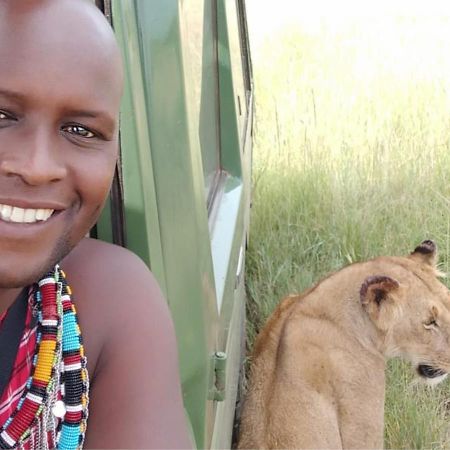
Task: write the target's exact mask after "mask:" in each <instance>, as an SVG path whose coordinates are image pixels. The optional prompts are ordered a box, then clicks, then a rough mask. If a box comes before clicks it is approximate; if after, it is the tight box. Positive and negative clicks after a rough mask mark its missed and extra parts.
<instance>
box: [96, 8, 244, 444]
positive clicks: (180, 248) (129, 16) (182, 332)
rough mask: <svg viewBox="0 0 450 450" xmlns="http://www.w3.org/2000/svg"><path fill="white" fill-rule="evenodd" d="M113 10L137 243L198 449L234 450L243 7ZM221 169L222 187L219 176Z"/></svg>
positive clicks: (126, 173)
mask: <svg viewBox="0 0 450 450" xmlns="http://www.w3.org/2000/svg"><path fill="white" fill-rule="evenodd" d="M111 4H112V19H113V26H114V28H115V31H116V34H117V37H118V40H119V44H120V46H121V48H122V51H123V57H124V62H125V67H126V73H125V75H126V86H125V93H124V100H123V104H122V111H121V165H122V166H121V168H122V176H123V202H124V205H123V208H124V217H125V224H124V225H125V238H126V246H127V247H128V248H129V249H130V250H132V251H134V252H135V253H137V254H138V255H139V256H141V258H142V259H143V260H144V261H145V262H146V263H147V264H148V265H149V267H150V268H151V269H152V271H153V272H154V274H155V276H156V277H157V279H158V281H159V282H160V284H161V286H162V288H163V291H164V294H165V296H166V298H167V300H168V303H169V306H170V308H171V311H172V315H173V319H174V324H175V328H176V333H177V338H178V346H179V356H180V371H181V380H182V387H183V395H184V403H185V408H186V411H187V414H188V417H189V421H190V424H191V426H192V430H193V434H194V436H195V441H196V446H197V447H198V448H210V447H214V448H219V447H220V448H226V447H229V445H230V442H231V431H232V426H233V415H234V406H235V400H236V395H237V384H238V375H239V369H240V365H241V362H242V339H243V330H244V327H243V320H244V312H245V289H244V280H243V272H244V260H245V245H246V235H247V231H248V211H249V200H250V197H249V195H250V163H251V133H250V131H251V116H252V107H251V101H249V99H250V96H249V95H248V94H249V93H248V92H247V91H246V90H245V83H244V78H243V76H244V72H243V66H242V55H243V52H242V48H241V46H240V37H239V36H240V35H239V32H240V31H239V29H238V28H237V27H238V26H239V20H238V16H237V7H236V6H237V3H236V0H189V1H188V0H151V1H149V0H126V1H124V0H112V2H111ZM216 39H218V41H217V42H216V41H215V40H216ZM199 43H201V46H200V48H201V50H200V53H199V54H197V53H195V52H196V51H198V49H199V45H198V44H199ZM245 54H246V53H245ZM211 96H215V97H214V98H211ZM219 149H220V158H216V156H217V153H214V152H217V151H219ZM209 152H210V153H209ZM211 155H212V157H211ZM214 155H216V156H214ZM215 158H216V159H215ZM219 160H220V163H221V167H220V168H219V167H218V169H221V170H218V171H217V176H216V177H215V179H214V180H213V183H214V189H212V188H211V184H210V183H209V182H208V176H209V174H211V173H213V172H214V166H215V165H216V164H217V162H218V161H219ZM215 161H216V162H215ZM205 180H206V183H205ZM205 184H206V188H207V189H205ZM211 192H214V195H211ZM207 205H208V208H207ZM110 222H111V208H110V207H109V203H108V204H107V207H106V208H105V211H104V213H103V215H102V218H101V220H100V221H99V223H98V224H97V233H98V237H99V238H101V239H104V240H108V241H112V239H113V235H112V231H111V224H110ZM220 352H224V353H226V355H227V363H226V365H225V364H223V360H220V358H217V355H221V353H220ZM219 360H220V361H219ZM211 393H213V395H212V398H211V397H210V395H211ZM214 399H215V400H220V401H215V400H214Z"/></svg>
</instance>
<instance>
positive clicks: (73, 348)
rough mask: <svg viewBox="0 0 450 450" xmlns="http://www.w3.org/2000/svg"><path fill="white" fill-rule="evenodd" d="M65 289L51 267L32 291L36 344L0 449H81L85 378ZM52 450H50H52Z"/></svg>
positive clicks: (76, 328) (85, 411) (79, 341)
mask: <svg viewBox="0 0 450 450" xmlns="http://www.w3.org/2000/svg"><path fill="white" fill-rule="evenodd" d="M70 296H71V289H70V287H69V286H68V285H67V283H66V279H65V274H64V272H63V271H62V270H61V269H60V267H59V266H58V265H57V266H55V268H54V270H53V271H51V272H49V273H47V274H46V275H45V276H44V277H43V278H42V279H41V280H40V281H39V283H37V285H36V287H35V289H34V312H35V314H36V315H37V320H38V324H37V339H36V349H35V353H34V359H33V368H32V370H31V374H30V377H29V379H28V382H27V385H26V388H25V390H24V392H23V394H22V397H21V399H20V401H19V403H18V405H17V407H16V409H15V411H14V412H13V413H12V414H11V416H10V417H9V418H8V419H7V420H6V422H5V423H4V424H3V426H1V427H0V449H15V448H25V444H26V445H27V446H29V448H31V449H36V450H46V449H48V448H50V447H51V444H49V441H50V442H52V443H53V444H54V448H57V449H61V450H77V449H81V448H82V447H83V442H84V435H85V431H86V422H87V416H88V401H89V398H88V392H89V378H88V373H87V369H86V357H85V355H84V348H83V342H82V338H81V333H80V327H79V325H78V320H77V315H76V311H75V307H74V305H73V303H72V301H71V297H70ZM52 448H53V447H52Z"/></svg>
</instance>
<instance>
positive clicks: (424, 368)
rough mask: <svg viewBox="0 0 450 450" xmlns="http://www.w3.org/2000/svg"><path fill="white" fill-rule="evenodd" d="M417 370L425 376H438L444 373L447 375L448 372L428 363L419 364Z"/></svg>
mask: <svg viewBox="0 0 450 450" xmlns="http://www.w3.org/2000/svg"><path fill="white" fill-rule="evenodd" d="M417 372H418V373H419V375H420V376H422V377H424V378H437V377H441V376H443V375H447V372H445V371H444V370H442V369H438V368H436V367H432V366H428V365H426V364H419V366H418V367H417Z"/></svg>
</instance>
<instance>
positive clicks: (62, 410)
mask: <svg viewBox="0 0 450 450" xmlns="http://www.w3.org/2000/svg"><path fill="white" fill-rule="evenodd" d="M52 413H53V415H54V416H55V417H58V419H62V418H63V417H64V416H65V415H66V405H65V404H64V402H63V401H62V400H58V401H57V402H56V403H55V405H54V406H53V408H52Z"/></svg>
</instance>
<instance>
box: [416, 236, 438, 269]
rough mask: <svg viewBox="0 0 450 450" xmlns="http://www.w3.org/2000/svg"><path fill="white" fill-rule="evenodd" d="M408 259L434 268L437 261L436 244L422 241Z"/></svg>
mask: <svg viewBox="0 0 450 450" xmlns="http://www.w3.org/2000/svg"><path fill="white" fill-rule="evenodd" d="M410 258H412V259H414V260H416V261H418V262H422V263H425V264H428V265H430V266H433V267H434V266H435V265H436V263H437V259H438V252H437V247H436V244H435V243H434V242H433V241H431V240H427V241H423V242H422V243H421V244H420V245H418V246H417V247H416V248H415V249H414V251H413V252H412V253H411V255H410Z"/></svg>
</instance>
